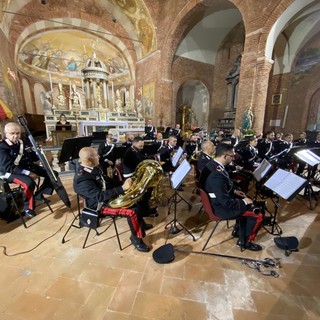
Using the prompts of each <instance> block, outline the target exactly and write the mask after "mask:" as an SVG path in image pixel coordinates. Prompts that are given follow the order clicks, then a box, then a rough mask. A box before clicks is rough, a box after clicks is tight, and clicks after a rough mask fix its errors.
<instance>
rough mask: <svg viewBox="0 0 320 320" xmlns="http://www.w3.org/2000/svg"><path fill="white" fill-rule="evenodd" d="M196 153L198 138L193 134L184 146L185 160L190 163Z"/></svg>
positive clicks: (198, 146)
mask: <svg viewBox="0 0 320 320" xmlns="http://www.w3.org/2000/svg"><path fill="white" fill-rule="evenodd" d="M198 153H200V145H199V143H198V136H197V134H195V133H194V134H192V135H191V137H190V140H189V141H188V142H187V144H186V154H187V159H188V160H189V161H190V159H191V158H192V157H193V158H196V157H197V156H198Z"/></svg>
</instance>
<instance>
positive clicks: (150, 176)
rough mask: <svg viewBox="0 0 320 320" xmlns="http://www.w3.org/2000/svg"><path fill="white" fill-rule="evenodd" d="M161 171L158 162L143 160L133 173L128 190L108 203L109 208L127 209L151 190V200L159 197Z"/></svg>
mask: <svg viewBox="0 0 320 320" xmlns="http://www.w3.org/2000/svg"><path fill="white" fill-rule="evenodd" d="M162 175H163V169H162V167H161V165H160V163H159V162H158V161H155V160H144V161H142V162H140V163H139V164H138V166H137V168H136V171H135V173H134V176H133V178H134V181H133V183H132V186H131V187H130V189H128V190H126V191H125V193H124V194H123V195H121V196H119V197H117V198H116V199H114V200H111V201H110V202H109V206H110V207H111V208H129V207H132V206H133V205H134V204H136V203H137V202H139V201H140V200H141V199H142V197H143V195H144V194H145V192H146V191H147V190H148V189H149V188H150V187H153V189H152V196H151V197H152V198H155V199H157V198H158V196H159V185H160V182H161V180H162Z"/></svg>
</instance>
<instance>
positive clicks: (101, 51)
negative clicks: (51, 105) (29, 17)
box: [18, 30, 130, 81]
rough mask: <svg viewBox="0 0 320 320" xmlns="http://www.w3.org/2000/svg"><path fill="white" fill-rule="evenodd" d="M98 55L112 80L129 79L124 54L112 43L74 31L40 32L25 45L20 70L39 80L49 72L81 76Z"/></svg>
mask: <svg viewBox="0 0 320 320" xmlns="http://www.w3.org/2000/svg"><path fill="white" fill-rule="evenodd" d="M94 53H95V54H96V57H97V59H99V60H101V61H102V62H103V63H104V64H105V65H106V68H107V72H108V73H109V74H110V78H113V79H115V78H118V77H121V78H122V80H123V79H124V78H128V79H129V76H130V74H129V67H128V64H127V62H126V60H125V59H124V57H123V55H122V53H121V52H120V51H119V50H118V49H117V48H115V47H114V46H112V45H111V44H110V43H108V42H106V41H103V40H101V39H97V38H96V37H94V36H92V35H89V34H86V33H83V32H80V31H75V30H73V31H72V30H71V31H70V30H61V31H54V32H46V33H41V34H39V35H37V36H35V37H33V38H31V39H28V41H27V42H25V43H24V44H23V45H22V46H21V49H20V50H19V57H18V68H19V69H20V70H21V71H22V72H24V73H26V74H29V75H31V76H33V77H38V78H39V79H41V78H43V77H48V73H51V74H52V75H54V74H55V73H56V74H58V75H59V76H60V77H61V76H62V77H63V76H65V78H66V81H68V78H69V77H81V70H82V69H83V68H84V67H85V62H86V61H87V59H88V58H91V57H93V54H94Z"/></svg>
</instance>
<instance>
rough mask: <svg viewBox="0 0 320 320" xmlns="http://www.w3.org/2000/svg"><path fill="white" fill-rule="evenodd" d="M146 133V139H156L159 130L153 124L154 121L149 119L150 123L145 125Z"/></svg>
mask: <svg viewBox="0 0 320 320" xmlns="http://www.w3.org/2000/svg"><path fill="white" fill-rule="evenodd" d="M144 133H145V136H144V139H145V140H154V138H155V135H156V133H157V130H156V128H155V127H154V126H153V125H152V121H151V120H148V123H147V124H146V126H145V127H144Z"/></svg>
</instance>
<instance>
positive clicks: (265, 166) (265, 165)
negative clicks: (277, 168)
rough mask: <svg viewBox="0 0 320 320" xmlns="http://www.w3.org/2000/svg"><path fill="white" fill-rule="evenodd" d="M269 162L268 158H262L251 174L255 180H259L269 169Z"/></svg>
mask: <svg viewBox="0 0 320 320" xmlns="http://www.w3.org/2000/svg"><path fill="white" fill-rule="evenodd" d="M270 168H271V164H270V162H269V161H268V160H266V159H263V160H262V162H261V163H260V164H259V166H258V168H257V169H256V170H254V171H253V176H254V177H255V179H256V180H257V181H260V180H261V179H262V178H263V177H264V176H265V175H266V174H267V173H268V171H269V170H270Z"/></svg>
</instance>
